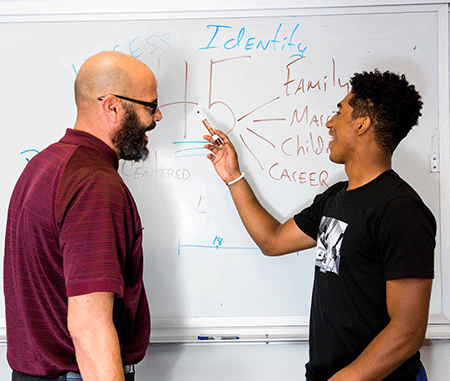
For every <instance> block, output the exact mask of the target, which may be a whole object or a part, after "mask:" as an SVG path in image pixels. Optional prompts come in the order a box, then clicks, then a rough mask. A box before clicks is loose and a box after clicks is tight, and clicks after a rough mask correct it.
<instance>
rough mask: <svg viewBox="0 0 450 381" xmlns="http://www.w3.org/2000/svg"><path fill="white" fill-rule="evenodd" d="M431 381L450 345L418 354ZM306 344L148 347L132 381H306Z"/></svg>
mask: <svg viewBox="0 0 450 381" xmlns="http://www.w3.org/2000/svg"><path fill="white" fill-rule="evenodd" d="M421 352H422V361H423V363H424V366H425V368H426V370H427V373H428V380H429V381H445V380H448V378H449V374H450V362H449V361H448V359H449V358H450V341H434V342H432V343H427V344H426V345H425V346H424V347H423V348H422V350H421ZM307 360H308V344H307V343H306V342H305V343H300V344H269V345H265V344H258V345H235V344H229V345H228V344H225V345H224V344H218V345H214V344H211V345H152V346H150V347H149V349H148V351H147V356H146V358H145V359H144V361H143V362H142V363H140V364H139V365H138V366H137V374H136V381H153V380H157V381H166V380H167V381H178V380H182V381H191V380H192V381H199V380H201V381H209V380H211V381H222V380H223V381H230V380H233V381H239V380H246V381H253V380H255V381H266V380H267V381H269V380H270V381H278V380H283V381H291V380H301V381H303V380H304V377H303V375H304V364H305V362H306V361H307ZM10 373H11V370H10V368H9V366H8V364H7V362H6V345H5V344H2V345H0V375H1V376H0V378H1V380H9V379H10V376H9V374H10Z"/></svg>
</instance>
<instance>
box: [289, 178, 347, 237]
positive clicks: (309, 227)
mask: <svg viewBox="0 0 450 381" xmlns="http://www.w3.org/2000/svg"><path fill="white" fill-rule="evenodd" d="M346 186H347V182H339V183H336V184H335V185H333V186H332V187H330V188H328V189H327V190H326V191H325V192H323V193H321V194H318V195H317V196H316V197H314V201H313V203H312V204H311V205H310V206H309V207H307V208H305V209H303V210H302V211H301V212H300V213H298V214H296V215H295V216H294V221H295V223H296V224H297V226H298V227H299V229H300V230H302V231H303V232H304V233H305V234H307V235H308V236H310V237H311V238H313V239H315V240H317V234H318V231H319V226H320V221H321V220H322V217H323V215H324V210H325V207H326V204H327V201H328V200H329V199H331V198H332V197H333V196H335V195H336V193H338V192H340V191H341V190H342V189H343V188H345V187H346Z"/></svg>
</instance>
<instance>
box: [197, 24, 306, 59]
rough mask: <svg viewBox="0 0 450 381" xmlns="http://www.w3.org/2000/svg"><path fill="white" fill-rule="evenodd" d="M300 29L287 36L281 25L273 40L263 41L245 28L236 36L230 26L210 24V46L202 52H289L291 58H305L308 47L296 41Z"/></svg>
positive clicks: (205, 47) (203, 48) (290, 32)
mask: <svg viewBox="0 0 450 381" xmlns="http://www.w3.org/2000/svg"><path fill="white" fill-rule="evenodd" d="M298 27H299V24H297V25H296V26H295V28H294V29H293V30H289V31H288V33H287V34H286V33H285V31H284V30H282V29H283V24H280V25H279V26H278V29H277V30H276V31H275V33H274V34H273V37H272V38H268V39H262V38H258V37H255V36H252V35H251V34H249V33H248V32H247V30H246V29H245V27H242V28H241V29H240V30H239V32H238V33H237V35H236V32H235V30H234V28H233V27H231V26H229V25H214V24H210V25H207V28H208V29H210V30H211V31H212V36H211V38H210V40H209V42H208V44H207V45H206V46H204V47H201V48H200V50H206V49H218V48H224V49H226V50H233V49H236V50H237V49H244V50H246V51H250V50H263V51H265V50H271V51H280V52H281V51H289V52H291V53H292V54H291V55H290V57H289V58H296V57H300V58H304V56H305V50H306V48H307V47H306V46H305V47H303V46H302V43H301V42H298V41H296V36H295V32H296V31H297V29H298ZM230 37H232V38H230Z"/></svg>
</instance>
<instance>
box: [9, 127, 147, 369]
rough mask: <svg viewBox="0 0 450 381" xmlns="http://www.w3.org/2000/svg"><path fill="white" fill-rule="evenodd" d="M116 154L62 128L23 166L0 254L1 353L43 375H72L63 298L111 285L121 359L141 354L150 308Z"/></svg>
mask: <svg viewBox="0 0 450 381" xmlns="http://www.w3.org/2000/svg"><path fill="white" fill-rule="evenodd" d="M117 168H118V159H117V156H116V154H115V153H114V151H113V150H112V149H111V148H109V147H108V146H107V145H106V144H105V143H103V142H102V141H101V140H99V139H97V138H95V137H93V136H91V135H89V134H87V133H84V132H81V131H76V130H72V129H68V130H67V131H66V135H65V136H64V137H63V138H62V139H61V140H60V141H59V142H57V143H54V144H52V145H51V146H49V147H47V148H46V149H45V150H43V151H42V152H41V153H39V154H38V155H36V156H35V157H34V158H33V159H32V160H30V162H29V163H28V164H27V166H26V168H25V169H24V171H23V173H22V175H21V176H20V178H19V180H18V182H17V184H16V186H15V188H14V191H13V194H12V197H11V201H10V205H9V211H8V220H7V228H6V242H5V258H4V292H5V302H6V328H7V341H8V346H7V351H8V353H7V357H8V362H9V364H10V366H11V368H12V369H13V370H16V371H19V372H22V373H27V374H31V375H36V376H42V377H56V376H58V375H60V374H61V373H63V372H64V371H75V372H78V366H77V362H76V359H75V350H74V346H73V343H72V340H71V336H70V334H69V331H68V329H67V303H68V297H70V296H75V295H82V294H88V293H91V292H100V291H105V292H113V293H115V294H116V299H115V302H114V323H115V325H116V329H117V332H118V334H119V339H120V343H121V349H122V360H123V363H124V364H132V363H137V362H139V361H140V360H142V358H143V357H144V355H145V350H146V348H147V346H148V342H149V336H150V314H149V309H148V303H147V298H146V295H145V290H144V285H143V280H142V274H143V263H142V262H143V258H142V227H141V221H140V218H139V214H138V211H137V208H136V205H135V202H134V200H133V197H132V196H131V193H130V191H129V190H128V188H127V186H126V185H125V184H124V182H123V180H122V178H121V177H120V176H119V174H118V172H117Z"/></svg>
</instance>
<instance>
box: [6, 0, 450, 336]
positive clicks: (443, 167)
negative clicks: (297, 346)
mask: <svg viewBox="0 0 450 381" xmlns="http://www.w3.org/2000/svg"><path fill="white" fill-rule="evenodd" d="M58 3H59V4H58ZM61 3H62V2H54V1H33V2H30V1H23V0H22V1H13V2H9V1H5V0H0V5H1V7H0V8H1V11H0V23H15V22H17V23H32V22H71V21H102V20H108V21H116V20H127V21H128V20H155V19H204V18H219V17H220V18H223V17H237V18H240V17H277V16H286V14H287V13H288V12H289V13H290V14H292V12H296V14H298V15H315V14H317V15H331V14H332V15H340V14H341V15H346V14H368V13H376V14H379V13H407V12H430V11H435V12H437V14H438V49H439V52H438V54H439V58H438V67H439V73H438V76H439V84H440V85H439V149H440V152H439V155H440V185H439V187H440V188H439V189H440V195H441V196H442V195H448V194H450V132H449V121H450V118H449V114H450V110H449V104H450V86H449V74H450V73H449V70H450V67H449V5H448V4H449V3H448V2H442V1H425V2H423V3H429V4H430V5H405V4H410V2H409V1H384V2H379V3H382V6H379V5H377V4H373V1H372V2H362V1H359V2H355V1H341V2H340V3H338V5H339V6H337V4H336V2H332V1H327V0H322V1H319V2H318V1H315V2H313V1H303V2H302V3H301V4H298V1H297V2H295V3H296V5H295V6H294V5H293V6H289V5H290V4H291V3H292V4H293V3H294V1H289V0H288V1H287V0H284V1H283V8H278V9H273V8H271V7H273V2H272V1H271V2H270V3H271V4H270V9H265V5H268V4H269V2H264V1H260V2H258V7H257V6H255V5H253V4H252V1H243V2H241V3H240V4H242V6H241V7H236V5H237V2H234V1H233V2H228V3H227V5H225V6H224V3H223V2H220V1H216V2H214V1H213V2H211V3H210V4H212V5H210V6H209V8H207V10H203V11H198V10H196V9H204V8H203V7H202V6H200V7H199V2H196V1H194V2H190V4H191V5H190V6H189V8H187V6H186V5H185V4H183V7H185V8H181V9H185V10H183V11H177V12H173V11H170V10H169V9H171V7H172V6H173V3H174V1H169V2H165V5H163V6H162V7H161V6H160V8H159V9H157V10H156V11H155V10H154V9H153V10H149V9H148V5H147V8H146V7H145V6H144V7H142V4H141V3H139V2H137V1H132V2H131V3H129V5H128V9H127V10H125V11H124V8H123V4H121V5H120V6H119V5H117V6H116V8H115V9H114V2H109V3H108V4H109V8H106V6H105V5H106V2H103V1H98V2H96V4H95V6H94V5H92V3H93V2H92V1H89V2H88V1H79V2H77V5H75V4H71V5H70V7H69V6H68V4H65V8H64V6H63V7H62V8H61ZM88 3H89V4H88ZM101 3H103V5H104V7H103V8H102V6H101ZM137 3H139V4H140V6H139V7H138V6H136V5H137ZM230 3H231V6H230V5H229V4H230ZM431 3H432V4H431ZM111 4H112V5H111ZM133 4H134V5H133ZM171 4H172V5H171ZM219 4H220V7H218V5H219ZM387 4H389V5H387ZM30 5H32V6H31V7H30ZM349 5H350V6H351V7H349ZM358 5H359V6H361V5H362V7H359V8H358ZM55 6H56V8H55ZM152 6H153V4H152ZM111 7H113V8H111ZM133 7H134V8H133ZM164 7H165V8H164ZM196 7H197V8H196ZM68 8H70V9H71V11H67V9H68ZM25 9H26V12H25ZM100 9H103V11H100ZM118 9H120V11H118ZM179 9H180V8H179ZM449 210H450V198H448V197H440V221H438V223H439V224H440V229H441V241H440V243H438V244H440V249H441V251H440V253H441V268H440V269H436V271H440V272H441V280H442V281H441V284H440V285H436V284H435V285H434V287H441V303H442V305H441V310H442V313H441V314H433V315H430V317H429V322H428V330H427V335H426V338H427V339H430V340H433V339H450V234H448V233H450V217H449V215H448V213H445V211H449ZM445 233H447V234H445ZM5 326H6V324H5V319H0V342H4V341H6V328H5ZM199 334H202V335H203V334H205V335H213V336H217V337H222V336H238V337H239V342H298V341H307V340H308V318H307V317H305V316H300V317H286V316H277V317H245V318H242V317H239V318H229V317H228V318H184V319H153V320H152V336H151V342H152V343H197V342H199V341H198V339H197V336H198V335H199ZM228 341H231V342H236V341H234V340H220V341H219V340H216V341H215V342H222V343H224V342H228Z"/></svg>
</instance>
